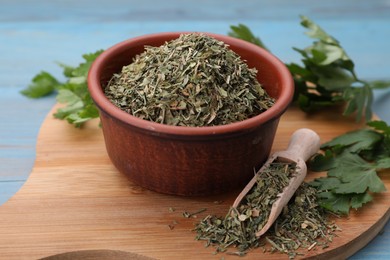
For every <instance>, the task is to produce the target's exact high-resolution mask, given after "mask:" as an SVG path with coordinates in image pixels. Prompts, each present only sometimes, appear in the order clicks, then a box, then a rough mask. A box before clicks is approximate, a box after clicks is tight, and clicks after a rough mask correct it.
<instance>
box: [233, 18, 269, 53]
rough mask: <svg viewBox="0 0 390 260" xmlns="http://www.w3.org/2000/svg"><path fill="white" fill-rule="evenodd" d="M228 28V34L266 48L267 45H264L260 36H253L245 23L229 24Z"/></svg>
mask: <svg viewBox="0 0 390 260" xmlns="http://www.w3.org/2000/svg"><path fill="white" fill-rule="evenodd" d="M230 30H231V31H230V32H228V35H229V36H232V37H235V38H238V39H242V40H244V41H247V42H251V43H253V44H256V45H258V46H260V47H262V48H263V49H266V50H268V49H267V47H265V45H264V43H263V42H262V41H261V40H260V38H258V37H255V36H254V35H253V33H252V31H251V30H250V29H249V28H248V27H247V26H246V25H244V24H239V25H237V26H234V25H232V26H230Z"/></svg>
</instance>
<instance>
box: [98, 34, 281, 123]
mask: <svg viewBox="0 0 390 260" xmlns="http://www.w3.org/2000/svg"><path fill="white" fill-rule="evenodd" d="M256 74H257V71H256V69H253V68H252V69H250V68H248V65H247V64H246V63H245V62H244V61H243V60H241V58H240V56H239V55H238V54H236V53H235V52H233V51H232V50H230V49H229V48H228V46H227V45H226V44H225V43H223V42H221V41H218V40H216V39H214V38H212V37H210V36H207V35H204V34H199V33H190V34H182V35H181V36H180V37H179V38H178V39H175V40H172V41H169V42H166V43H165V44H163V45H161V46H159V47H151V46H146V47H145V51H144V52H143V53H142V54H140V55H138V56H136V57H135V58H134V60H133V62H132V63H131V64H129V65H128V66H124V67H123V69H122V71H121V72H120V73H119V74H115V75H114V76H113V78H112V79H111V80H110V82H109V83H108V85H107V86H106V88H105V94H106V96H107V97H108V98H109V99H110V100H111V102H112V103H113V104H115V105H116V106H117V107H119V108H120V109H122V110H124V111H126V112H128V113H130V114H132V115H134V116H137V117H139V118H142V119H145V120H149V121H153V122H158V123H162V124H168V125H179V126H209V125H224V124H229V123H232V122H237V121H242V120H245V119H247V118H250V117H253V116H256V115H258V114H260V113H262V112H263V111H265V110H267V109H268V108H269V107H271V106H272V105H273V104H274V99H273V98H271V97H269V96H268V94H267V93H266V92H265V91H264V89H263V88H262V87H261V85H260V83H259V82H258V81H257V75H256Z"/></svg>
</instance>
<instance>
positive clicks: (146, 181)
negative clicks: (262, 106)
mask: <svg viewBox="0 0 390 260" xmlns="http://www.w3.org/2000/svg"><path fill="white" fill-rule="evenodd" d="M180 34H181V33H180V32H175V33H159V34H151V35H146V36H141V37H137V38H133V39H130V40H127V41H124V42H121V43H119V44H116V45H115V46H113V47H111V48H110V49H108V50H106V51H105V52H103V53H102V54H101V55H100V56H99V57H98V58H97V59H96V61H95V62H94V63H93V65H92V67H91V70H90V72H89V75H88V88H89V91H90V93H91V97H92V99H93V100H94V102H95V103H96V105H97V107H98V108H99V111H100V117H101V122H102V127H103V134H104V138H105V144H106V148H107V152H108V155H109V156H110V158H111V160H112V162H113V164H114V165H115V166H116V167H117V168H118V170H119V171H120V172H122V173H124V174H126V175H127V176H128V177H129V179H130V180H132V181H135V182H136V183H138V184H139V185H141V186H143V187H145V188H148V189H151V190H155V191H158V192H162V193H169V194H176V195H207V194H215V193H221V192H224V191H229V190H231V189H234V188H237V187H240V186H242V185H244V184H245V183H246V182H247V180H248V179H250V178H251V176H252V175H253V169H255V168H258V167H260V166H261V164H262V163H263V162H264V161H265V159H267V157H268V155H269V152H270V149H271V147H272V143H273V140H274V136H275V132H276V128H277V125H278V121H279V118H280V116H281V115H282V114H283V113H284V112H285V110H286V109H287V107H288V105H289V103H290V102H291V100H292V97H293V92H294V85H293V81H292V78H291V75H290V73H289V71H288V69H287V68H286V67H285V65H284V64H283V63H282V62H281V61H279V60H278V59H277V58H276V57H275V56H273V55H271V54H270V53H268V52H267V51H265V50H264V49H262V48H260V47H258V46H255V45H253V44H251V43H248V42H245V41H242V40H238V39H235V38H231V37H228V36H223V35H216V34H208V35H210V36H212V37H214V38H216V39H218V40H221V41H223V42H225V43H227V44H228V45H229V48H230V49H232V50H233V51H235V52H236V53H237V54H239V55H240V56H241V58H242V59H243V60H245V61H246V62H247V64H248V66H249V67H250V68H256V69H257V71H258V76H257V77H258V81H259V82H260V83H261V84H262V86H263V88H264V89H265V90H266V91H267V92H268V94H269V95H270V96H272V97H273V98H275V99H276V102H275V104H274V105H273V106H272V107H271V108H270V109H268V110H267V111H265V112H263V113H262V114H260V115H257V116H255V117H252V118H250V119H247V120H244V121H241V122H236V123H231V124H227V125H221V126H204V127H184V126H169V125H164V124H159V123H155V122H150V121H147V120H143V119H140V118H137V117H134V116H132V115H130V114H128V113H126V112H124V111H122V110H120V109H119V108H117V107H116V106H115V105H113V104H112V103H111V102H110V101H109V100H108V99H107V98H106V96H105V94H104V90H103V89H104V87H105V85H106V84H107V82H108V81H109V80H110V79H111V77H112V76H113V74H114V73H119V72H120V71H121V69H122V67H123V66H125V65H128V64H130V63H131V62H132V60H133V58H134V57H135V56H136V55H137V54H140V53H142V52H143V51H144V48H145V46H147V45H149V46H160V45H162V44H164V43H165V42H167V41H169V40H172V39H175V38H178V37H179V36H180ZM159 150H160V151H161V150H163V152H162V153H163V154H162V153H159V152H157V151H159ZM150 156H152V157H155V158H151V159H150V158H149V159H148V157H150ZM157 172H158V173H157Z"/></svg>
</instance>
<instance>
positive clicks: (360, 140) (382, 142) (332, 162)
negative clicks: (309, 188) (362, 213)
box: [309, 121, 390, 214]
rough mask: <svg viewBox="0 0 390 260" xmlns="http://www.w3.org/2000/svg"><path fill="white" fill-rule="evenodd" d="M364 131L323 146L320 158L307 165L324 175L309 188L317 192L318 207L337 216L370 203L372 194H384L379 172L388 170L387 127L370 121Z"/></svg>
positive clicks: (389, 137) (389, 143)
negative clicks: (318, 198) (313, 187)
mask: <svg viewBox="0 0 390 260" xmlns="http://www.w3.org/2000/svg"><path fill="white" fill-rule="evenodd" d="M367 125H368V126H369V127H370V128H363V129H359V130H356V131H352V132H349V133H346V134H343V135H340V136H338V137H336V138H334V139H333V140H331V141H329V142H327V143H325V144H323V145H322V146H321V149H322V150H323V151H324V153H323V154H318V155H316V156H315V157H314V158H313V160H312V161H311V162H310V164H309V168H310V169H311V170H313V171H327V176H326V177H322V178H317V179H315V180H314V181H313V182H312V183H311V185H313V186H315V187H316V188H317V189H318V191H319V197H320V203H321V206H323V207H324V208H326V209H328V210H331V211H333V212H336V213H342V214H348V213H349V211H350V209H351V208H353V209H357V208H360V207H361V206H363V204H365V203H367V202H369V201H372V200H373V197H372V196H371V194H372V193H379V192H383V191H385V190H386V187H385V185H384V184H383V182H382V180H381V179H380V178H379V177H378V174H377V173H378V172H379V171H382V170H384V169H389V168H390V126H389V125H387V124H386V123H385V122H384V121H371V122H368V123H367Z"/></svg>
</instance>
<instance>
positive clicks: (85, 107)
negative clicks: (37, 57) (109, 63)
mask: <svg viewBox="0 0 390 260" xmlns="http://www.w3.org/2000/svg"><path fill="white" fill-rule="evenodd" d="M100 53H102V51H101V50H100V51H97V52H94V53H90V54H84V55H83V59H84V62H82V63H80V64H79V65H78V66H77V67H72V66H68V65H65V64H62V63H58V64H59V66H60V67H62V68H63V74H64V76H65V77H66V78H67V80H66V81H65V82H64V83H60V82H58V81H57V80H56V79H55V78H54V77H53V76H52V75H50V74H49V73H47V72H41V73H40V74H38V75H37V76H35V77H34V78H33V84H31V85H30V86H29V87H28V88H27V89H26V90H23V91H22V93H23V94H24V95H27V96H29V97H42V96H44V95H48V94H50V93H52V92H53V91H54V90H58V94H57V97H56V98H57V101H58V102H59V103H62V104H65V106H64V107H61V108H59V109H58V110H57V111H56V112H55V113H54V117H56V118H58V119H62V120H67V121H68V122H69V123H71V124H73V125H74V126H75V127H81V126H82V125H83V123H85V122H87V121H89V120H91V119H94V118H97V117H99V112H98V109H97V108H96V106H95V104H94V103H93V101H92V98H91V96H90V94H89V91H88V84H87V77H88V71H89V68H90V67H91V65H92V63H93V61H94V60H95V59H96V58H97V57H98V56H99V55H100Z"/></svg>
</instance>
